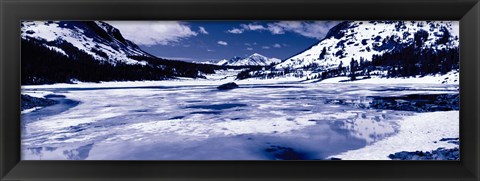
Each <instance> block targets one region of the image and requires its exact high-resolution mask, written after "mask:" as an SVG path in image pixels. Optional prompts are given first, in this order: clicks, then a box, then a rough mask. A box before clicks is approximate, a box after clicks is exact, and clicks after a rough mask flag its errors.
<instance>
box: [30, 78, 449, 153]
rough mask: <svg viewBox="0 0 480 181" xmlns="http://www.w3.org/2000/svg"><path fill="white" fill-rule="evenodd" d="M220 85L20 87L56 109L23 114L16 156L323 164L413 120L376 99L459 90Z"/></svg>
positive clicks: (406, 86) (412, 86)
mask: <svg viewBox="0 0 480 181" xmlns="http://www.w3.org/2000/svg"><path fill="white" fill-rule="evenodd" d="M160 84H161V83H160ZM218 85H220V84H215V83H213V84H208V85H165V86H162V85H152V86H135V84H132V85H130V86H115V87H109V86H105V87H95V86H92V87H89V86H78V87H68V86H65V87H62V86H51V87H49V86H38V87H35V86H26V87H23V88H22V93H26V94H39V93H43V94H49V95H50V98H51V99H55V100H57V101H58V102H59V104H56V105H53V106H49V107H46V108H43V109H39V110H36V111H33V112H30V113H26V114H22V159H24V160H38V159H55V160H56V159H59V160H65V159H82V160H83V159H89V160H144V159H146V160H276V159H281V160H284V159H287V160H288V159H296V160H298V159H300V160H315V159H325V158H327V157H329V156H332V155H337V154H340V153H343V152H346V151H349V150H356V149H359V148H363V147H365V146H367V145H370V144H372V143H375V142H377V141H379V140H382V139H384V138H386V137H389V136H392V135H395V134H396V133H397V132H398V130H399V126H398V124H397V123H398V121H399V120H401V119H403V118H404V117H408V116H412V115H414V114H415V113H414V112H409V111H396V110H380V109H373V108H369V102H371V101H372V97H374V96H382V97H395V96H402V95H411V94H420V95H423V94H458V85H444V84H397V85H393V84H383V85H382V84H336V83H332V84H328V83H306V84H305V83H281V84H280V83H276V84H274V83H264V84H246V83H245V84H240V87H239V88H237V89H233V90H227V91H222V90H217V89H216V87H217V86H218ZM452 121H458V120H452Z"/></svg>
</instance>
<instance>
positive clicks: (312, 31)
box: [268, 21, 339, 39]
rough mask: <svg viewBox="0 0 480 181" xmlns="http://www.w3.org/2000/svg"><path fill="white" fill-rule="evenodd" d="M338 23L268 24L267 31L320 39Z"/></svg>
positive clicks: (297, 22) (295, 22) (283, 22)
mask: <svg viewBox="0 0 480 181" xmlns="http://www.w3.org/2000/svg"><path fill="white" fill-rule="evenodd" d="M338 23H339V22H337V21H313V22H307V21H280V22H276V23H271V24H268V30H269V31H270V32H271V33H272V34H283V33H285V32H293V33H297V34H299V35H302V36H305V37H309V38H316V39H322V38H324V37H325V35H326V34H327V33H328V30H330V28H332V27H333V26H335V25H337V24H338Z"/></svg>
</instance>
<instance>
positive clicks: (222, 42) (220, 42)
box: [217, 41, 228, 46]
mask: <svg viewBox="0 0 480 181" xmlns="http://www.w3.org/2000/svg"><path fill="white" fill-rule="evenodd" d="M217 43H218V44H219V45H223V46H227V45H228V43H227V42H225V41H218V42H217Z"/></svg>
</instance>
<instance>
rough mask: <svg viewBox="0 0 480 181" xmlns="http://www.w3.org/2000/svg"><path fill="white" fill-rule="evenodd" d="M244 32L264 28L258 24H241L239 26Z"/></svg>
mask: <svg viewBox="0 0 480 181" xmlns="http://www.w3.org/2000/svg"><path fill="white" fill-rule="evenodd" d="M240 26H241V27H242V28H243V29H244V30H250V31H257V30H265V29H266V28H265V27H263V25H259V24H241V25H240Z"/></svg>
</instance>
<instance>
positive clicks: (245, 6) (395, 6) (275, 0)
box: [0, 0, 480, 181]
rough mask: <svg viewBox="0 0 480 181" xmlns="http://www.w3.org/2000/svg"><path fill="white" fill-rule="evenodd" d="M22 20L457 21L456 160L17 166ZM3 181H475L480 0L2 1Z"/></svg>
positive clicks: (0, 153)
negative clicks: (459, 72) (458, 113)
mask: <svg viewBox="0 0 480 181" xmlns="http://www.w3.org/2000/svg"><path fill="white" fill-rule="evenodd" d="M21 20H459V21H460V34H461V36H460V52H461V53H460V57H461V58H460V60H461V68H460V69H461V76H460V87H461V88H460V93H461V96H460V107H461V109H460V120H461V122H460V127H461V129H460V130H461V132H460V139H461V145H460V151H461V161H20V106H19V105H20V21H21ZM0 23H1V24H0V41H1V44H0V55H1V56H0V89H1V93H0V100H1V101H0V138H1V139H0V179H1V180H120V179H122V180H150V179H156V180H161V179H164V180H464V181H469V180H472V181H473V180H479V179H480V169H479V168H480V167H479V165H480V159H479V153H480V150H479V145H480V144H479V143H480V141H479V137H480V136H479V133H480V129H479V120H480V119H479V114H480V107H479V106H480V101H479V99H480V96H479V94H480V79H479V78H480V74H479V72H480V64H479V63H480V53H479V52H480V3H479V1H478V0H389V1H384V0H138V1H135V0H115V1H114V0H0Z"/></svg>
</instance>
